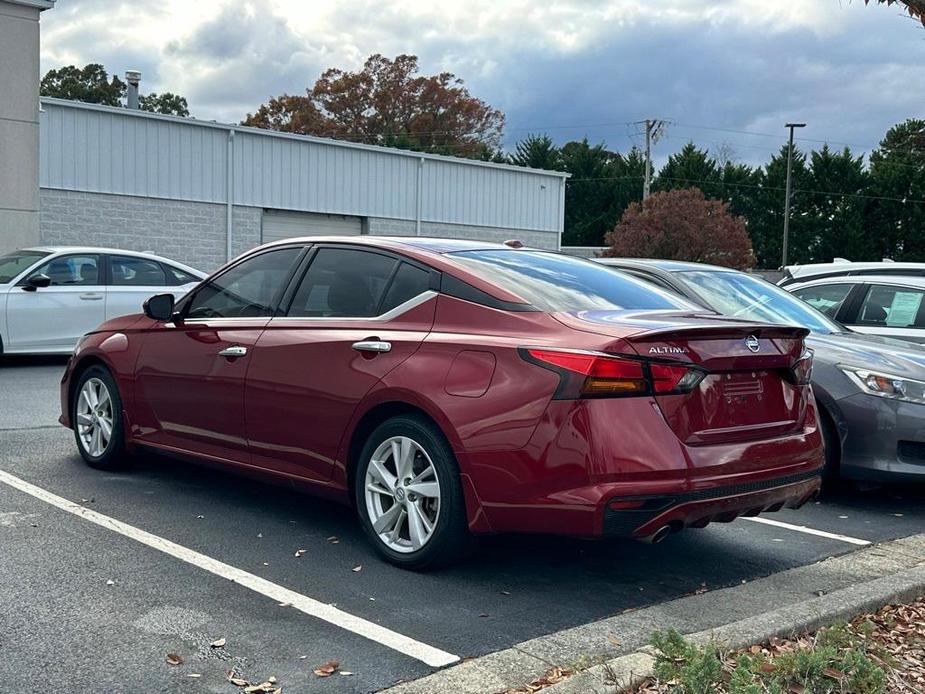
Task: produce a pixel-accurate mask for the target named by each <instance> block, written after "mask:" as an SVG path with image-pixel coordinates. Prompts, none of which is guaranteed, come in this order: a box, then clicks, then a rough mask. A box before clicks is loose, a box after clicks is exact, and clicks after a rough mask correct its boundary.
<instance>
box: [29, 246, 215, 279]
mask: <svg viewBox="0 0 925 694" xmlns="http://www.w3.org/2000/svg"><path fill="white" fill-rule="evenodd" d="M20 250H22V251H39V252H41V253H106V254H108V255H126V256H131V257H133V258H148V259H150V260H156V261H158V262H161V263H167V264H168V265H173V266H174V267H177V268H180V269H181V270H185V271H187V272H190V273H191V274H193V275H196V276H197V277H199V278H200V279H202V278H204V277H206V274H207V273H205V272H203V271H202V270H197V269H196V268H194V267H192V266H190V265H187V264H186V263H181V262H180V261H178V260H173V259H171V258H165V257H163V256H160V255H157V254H155V253H148V252H147V251H129V250H126V249H124V248H103V247H100V246H29V247H28V248H21V249H20Z"/></svg>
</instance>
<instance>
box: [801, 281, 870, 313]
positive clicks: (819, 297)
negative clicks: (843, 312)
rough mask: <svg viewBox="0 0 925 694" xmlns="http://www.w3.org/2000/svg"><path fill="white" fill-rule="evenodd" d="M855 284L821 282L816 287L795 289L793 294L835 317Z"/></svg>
mask: <svg viewBox="0 0 925 694" xmlns="http://www.w3.org/2000/svg"><path fill="white" fill-rule="evenodd" d="M854 286H855V285H853V284H821V285H817V286H815V287H804V288H803V289H795V290H794V291H793V294H794V295H796V296H798V297H800V298H801V299H803V301H805V302H806V303H807V304H809V305H810V306H812V307H813V308H814V309H816V310H817V311H822V312H823V313H824V314H825V315H827V316H828V317H829V318H835V316H836V315H838V311H839V309H840V308H841V307H842V304H843V303H845V299H846V298H847V296H848V293H849V292H850V291H851V289H852V288H853V287H854Z"/></svg>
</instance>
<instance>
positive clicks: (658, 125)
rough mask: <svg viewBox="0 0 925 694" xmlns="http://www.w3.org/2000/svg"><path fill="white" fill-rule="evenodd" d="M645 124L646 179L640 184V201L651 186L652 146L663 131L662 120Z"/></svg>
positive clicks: (647, 194)
mask: <svg viewBox="0 0 925 694" xmlns="http://www.w3.org/2000/svg"><path fill="white" fill-rule="evenodd" d="M645 124H646V178H645V182H644V183H643V184H642V199H643V200H645V199H646V198H648V197H649V189H650V187H651V186H652V145H653V144H655V143H656V142H658V139H659V137H661V135H662V132H663V131H664V129H665V121H663V120H650V119H648V118H647V119H646V120H645Z"/></svg>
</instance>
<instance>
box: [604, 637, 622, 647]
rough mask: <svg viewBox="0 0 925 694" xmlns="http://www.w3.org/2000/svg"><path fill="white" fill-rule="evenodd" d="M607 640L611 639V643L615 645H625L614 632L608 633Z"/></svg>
mask: <svg viewBox="0 0 925 694" xmlns="http://www.w3.org/2000/svg"><path fill="white" fill-rule="evenodd" d="M607 640H608V641H610V643H611V645H613V646H622V645H623V644H622V643H620V639H618V638H617V637H616V636H614V635H613V634H607Z"/></svg>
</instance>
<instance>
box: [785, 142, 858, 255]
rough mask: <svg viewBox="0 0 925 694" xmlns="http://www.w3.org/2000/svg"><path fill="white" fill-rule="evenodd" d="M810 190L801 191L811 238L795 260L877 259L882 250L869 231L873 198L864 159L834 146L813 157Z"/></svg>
mask: <svg viewBox="0 0 925 694" xmlns="http://www.w3.org/2000/svg"><path fill="white" fill-rule="evenodd" d="M806 187H807V190H797V191H796V193H795V195H798V196H799V197H800V198H801V200H802V201H803V203H802V207H801V210H802V214H803V222H804V227H805V234H804V235H803V238H802V239H800V238H799V237H798V238H797V240H798V241H800V240H802V241H803V243H802V244H801V245H800V247H797V246H793V248H794V251H795V255H793V259H794V261H795V262H803V263H828V262H831V261H832V259H833V258H836V257H843V258H850V259H851V260H871V259H872V258H873V257H875V256H876V250H875V248H874V247H873V245H872V244H871V241H872V239H871V237H870V235H869V234H868V233H867V224H866V213H867V207H868V199H867V197H866V196H867V194H868V193H869V188H870V175H869V174H868V172H867V171H866V169H865V168H864V157H863V156H859V157H855V156H854V155H853V154H852V153H851V150H850V149H848V148H847V147H846V148H845V149H843V150H842V151H840V152H833V151H832V150H831V149H829V146H828V145H824V146H823V147H822V149H821V150H819V151H815V152H813V153H812V154H811V155H810V162H809V172H808V176H807V179H806Z"/></svg>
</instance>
